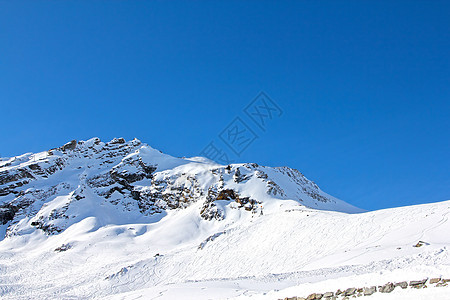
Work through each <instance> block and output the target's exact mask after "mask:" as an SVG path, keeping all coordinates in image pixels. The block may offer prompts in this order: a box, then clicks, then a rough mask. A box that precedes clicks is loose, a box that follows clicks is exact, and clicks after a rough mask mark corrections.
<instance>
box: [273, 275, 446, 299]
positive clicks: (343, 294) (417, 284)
mask: <svg viewBox="0 0 450 300" xmlns="http://www.w3.org/2000/svg"><path fill="white" fill-rule="evenodd" d="M427 280H428V279H427V278H426V279H422V280H413V281H410V282H409V287H410V288H416V289H417V288H426V287H427V286H426V285H425V284H426V282H427ZM448 282H450V279H441V278H437V277H436V278H432V279H430V281H429V284H430V286H434V287H444V286H448ZM397 286H399V287H401V288H402V289H406V288H408V283H407V282H406V281H402V282H398V283H395V284H394V283H392V282H388V283H386V284H384V285H380V286H378V289H377V287H376V286H370V287H362V288H347V289H345V290H343V291H342V290H341V289H338V290H337V291H336V292H335V293H333V292H327V293H324V294H321V293H312V294H310V295H308V296H307V297H306V298H303V297H286V298H284V300H287V299H294V300H299V299H306V300H315V299H323V300H336V299H343V300H348V299H351V298H356V297H361V296H371V295H373V294H375V293H376V292H380V293H391V292H392V291H394V290H395V288H396V287H397ZM280 300H283V299H280Z"/></svg>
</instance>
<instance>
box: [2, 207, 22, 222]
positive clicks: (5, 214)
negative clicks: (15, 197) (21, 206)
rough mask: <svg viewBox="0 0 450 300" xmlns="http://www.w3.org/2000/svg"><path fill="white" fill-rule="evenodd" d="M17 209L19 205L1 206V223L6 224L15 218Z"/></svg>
mask: <svg viewBox="0 0 450 300" xmlns="http://www.w3.org/2000/svg"><path fill="white" fill-rule="evenodd" d="M17 210H18V208H17V207H15V206H13V205H10V204H7V205H3V206H0V224H1V225H5V224H6V223H8V222H9V221H11V220H12V219H13V218H14V215H15V214H16V212H17Z"/></svg>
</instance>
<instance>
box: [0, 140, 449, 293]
mask: <svg viewBox="0 0 450 300" xmlns="http://www.w3.org/2000/svg"><path fill="white" fill-rule="evenodd" d="M35 165H38V167H36V166H35ZM52 166H58V168H56V169H55V168H53V167H52ZM26 172H28V173H26ZM16 174H19V175H16ZM13 175H14V176H15V177H11V176H13ZM1 180H3V181H1ZM0 182H1V183H2V184H1V185H0V204H2V206H1V207H3V208H1V209H3V210H7V209H11V207H13V208H14V210H15V214H14V217H13V218H12V219H11V220H9V219H8V220H5V221H4V224H3V225H0V234H1V236H0V239H2V240H1V241H0V298H1V299H86V298H105V299H280V298H284V297H292V296H302V297H306V296H307V295H308V294H310V293H313V292H320V293H324V292H327V291H336V290H337V289H346V288H349V287H364V286H372V285H381V284H384V283H387V282H388V281H391V282H397V281H409V280H418V279H423V278H427V277H442V278H450V258H449V246H450V223H449V221H448V215H449V212H450V201H445V202H439V203H433V204H424V205H417V206H409V207H400V208H392V209H385V210H379V211H372V212H365V211H363V210H360V209H358V208H356V207H353V206H351V205H350V204H347V203H345V202H343V201H341V200H339V199H336V198H334V197H332V196H330V195H328V194H326V193H324V192H323V191H321V190H320V189H319V188H318V187H317V186H316V185H315V184H314V183H313V182H311V181H309V180H308V179H306V178H305V177H304V176H303V175H302V174H301V173H300V172H298V171H297V170H294V169H290V168H287V167H282V168H270V167H262V166H258V165H256V164H234V165H231V166H221V165H219V164H216V163H214V162H212V161H210V160H208V159H203V158H199V157H196V158H191V159H189V158H187V159H186V158H176V157H172V156H169V155H166V154H163V153H161V152H160V151H158V150H155V149H153V148H151V147H150V146H148V145H146V144H142V143H141V142H140V141H138V140H133V141H129V142H124V141H122V140H120V139H115V140H113V141H111V142H108V143H103V142H101V141H100V140H99V139H97V138H94V139H91V140H88V141H80V142H78V143H76V146H74V148H73V149H63V148H58V149H53V150H51V151H49V152H47V151H46V152H42V153H37V154H32V153H27V154H24V155H21V156H17V157H12V158H3V159H1V160H0ZM17 182H21V183H20V184H17ZM221 191H234V193H235V194H236V195H238V198H239V199H237V200H236V199H233V198H226V197H225V198H224V197H220V195H221V194H220V193H221ZM155 195H156V196H155ZM246 198H248V199H250V200H251V201H250V202H248V203H244V202H245V201H243V199H246ZM205 211H206V212H208V213H207V214H205V213H204V212H205ZM0 212H1V210H0ZM5 218H6V217H5ZM0 224H2V223H0ZM418 241H423V242H424V244H423V246H421V247H413V246H414V245H415V244H417V243H418ZM58 248H59V249H61V248H63V251H55V250H56V249H58ZM64 250H65V251H64ZM446 295H450V288H448V287H439V288H438V287H436V288H428V289H423V290H411V289H407V290H401V289H399V288H397V289H396V290H394V292H392V293H390V294H380V293H377V294H375V295H373V296H370V298H369V299H385V298H386V299H387V298H389V299H450V298H449V297H447V298H446Z"/></svg>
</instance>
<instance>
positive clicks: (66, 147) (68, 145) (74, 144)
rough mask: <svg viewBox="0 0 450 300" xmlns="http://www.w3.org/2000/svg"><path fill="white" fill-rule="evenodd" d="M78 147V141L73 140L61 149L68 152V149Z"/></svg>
mask: <svg viewBox="0 0 450 300" xmlns="http://www.w3.org/2000/svg"><path fill="white" fill-rule="evenodd" d="M76 147H77V141H76V140H72V141H70V142H68V143H67V144H65V145H64V146H62V147H61V150H62V151H64V152H66V151H67V150H74V149H75V148H76Z"/></svg>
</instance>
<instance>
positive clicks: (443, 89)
mask: <svg viewBox="0 0 450 300" xmlns="http://www.w3.org/2000/svg"><path fill="white" fill-rule="evenodd" d="M449 28H450V2H448V1H429V2H427V1H372V2H371V1H340V2H338V1H329V2H327V1H284V2H281V3H280V2H278V1H183V2H177V1H170V2H164V1H152V2H151V1H29V2H23V1H0V101H1V102H0V103H1V124H2V128H1V130H0V141H1V144H0V155H1V156H13V155H18V154H21V153H24V152H37V151H43V150H47V149H49V148H53V147H57V146H59V145H62V144H64V143H65V142H67V141H69V140H71V139H88V138H90V137H94V136H98V137H100V138H101V139H102V140H110V139H112V138H113V137H124V138H126V139H132V138H134V137H137V138H139V139H141V140H142V141H144V142H146V143H148V144H150V145H151V146H153V147H155V148H157V149H160V150H162V151H163V152H166V153H168V154H172V155H175V156H195V155H198V154H199V153H200V152H201V151H202V149H203V148H204V147H205V146H206V145H208V144H209V143H210V142H211V141H214V143H216V146H217V147H220V148H221V149H222V148H223V149H222V150H223V151H228V152H229V155H230V156H232V155H235V154H233V152H230V150H229V149H228V148H227V146H226V145H224V144H223V141H222V140H221V139H220V138H219V134H220V133H221V132H222V131H223V130H224V129H226V128H227V126H228V125H229V124H230V122H232V121H233V120H234V119H235V118H236V117H239V118H241V119H240V120H242V122H244V123H245V124H246V125H247V126H248V127H250V128H251V129H252V130H253V131H254V133H255V134H256V135H257V136H258V138H256V139H255V140H254V141H253V142H252V143H251V144H250V145H249V146H248V147H247V148H246V149H245V151H243V152H242V153H241V154H240V156H239V157H237V156H236V155H235V156H234V157H233V159H234V160H235V161H240V162H257V163H259V164H262V165H269V166H284V165H287V166H290V167H293V168H297V169H299V170H300V171H301V172H303V173H304V174H305V175H306V176H307V177H308V178H310V179H312V180H314V181H315V182H316V183H318V184H319V186H320V187H321V188H322V189H323V190H325V191H326V192H328V193H330V194H332V195H334V196H336V197H339V198H341V199H343V200H345V201H347V202H350V203H352V204H354V205H356V206H359V207H362V208H365V209H369V210H372V209H379V208H385V207H393V206H403V205H410V204H418V203H426V202H434V201H440V200H448V199H450V189H449V187H450V172H449V170H450V159H449V153H450V142H449V140H450V139H449V137H450V132H449V128H450V126H449V125H450V121H449V113H450V101H449V100H450V82H449V80H450V76H449V75H450V72H449V67H450V56H449V55H448V53H450V33H449V32H450V31H449ZM260 91H264V92H266V93H267V95H268V96H269V97H270V98H271V99H272V100H273V101H274V102H275V103H276V104H277V105H278V106H279V107H280V108H281V109H282V111H283V113H282V115H281V116H278V115H277V116H274V117H273V118H272V119H271V120H268V122H267V124H266V125H267V126H266V127H265V131H263V130H261V128H259V127H258V126H256V124H255V123H254V122H253V121H252V120H251V119H250V118H249V117H248V115H246V114H245V113H244V112H243V109H244V108H245V107H246V106H247V105H248V104H249V103H250V102H251V101H252V100H253V99H254V98H255V97H256V96H257V95H258V93H259V92H260Z"/></svg>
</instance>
